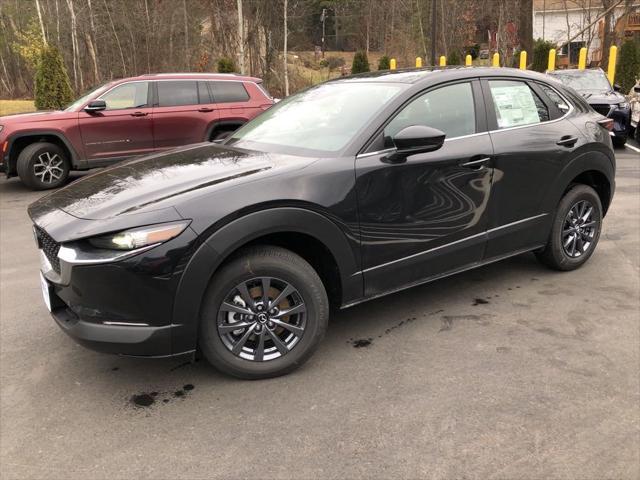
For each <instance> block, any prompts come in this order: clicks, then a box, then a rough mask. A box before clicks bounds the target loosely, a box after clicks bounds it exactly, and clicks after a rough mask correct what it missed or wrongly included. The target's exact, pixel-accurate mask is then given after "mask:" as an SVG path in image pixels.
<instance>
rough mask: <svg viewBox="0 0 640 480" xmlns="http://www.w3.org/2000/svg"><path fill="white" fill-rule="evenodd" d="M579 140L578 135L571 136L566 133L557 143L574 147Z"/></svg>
mask: <svg viewBox="0 0 640 480" xmlns="http://www.w3.org/2000/svg"><path fill="white" fill-rule="evenodd" d="M577 141H578V137H570V136H569V135H565V136H564V137H562V138H561V139H560V140H558V141H557V142H556V145H560V146H562V147H573V146H574V145H575V144H576V142H577Z"/></svg>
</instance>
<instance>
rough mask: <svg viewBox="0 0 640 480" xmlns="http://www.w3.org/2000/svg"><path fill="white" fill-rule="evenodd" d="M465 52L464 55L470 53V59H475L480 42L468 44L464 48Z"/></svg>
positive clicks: (478, 52) (478, 51)
mask: <svg viewBox="0 0 640 480" xmlns="http://www.w3.org/2000/svg"><path fill="white" fill-rule="evenodd" d="M465 52H466V53H465V55H471V60H475V59H477V58H478V55H479V54H480V44H478V43H476V44H474V45H469V46H468V47H467V48H465Z"/></svg>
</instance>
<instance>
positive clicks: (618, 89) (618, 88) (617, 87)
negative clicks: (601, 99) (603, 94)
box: [613, 83, 622, 92]
mask: <svg viewBox="0 0 640 480" xmlns="http://www.w3.org/2000/svg"><path fill="white" fill-rule="evenodd" d="M613 90H614V91H615V92H619V91H620V90H622V87H621V86H620V85H619V84H617V83H614V84H613Z"/></svg>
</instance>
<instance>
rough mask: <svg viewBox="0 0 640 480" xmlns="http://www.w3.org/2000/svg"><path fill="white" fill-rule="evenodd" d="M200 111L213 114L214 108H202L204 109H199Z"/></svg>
mask: <svg viewBox="0 0 640 480" xmlns="http://www.w3.org/2000/svg"><path fill="white" fill-rule="evenodd" d="M198 111H199V112H202V113H207V112H213V108H209V107H202V108H199V109H198Z"/></svg>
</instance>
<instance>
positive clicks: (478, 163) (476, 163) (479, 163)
mask: <svg viewBox="0 0 640 480" xmlns="http://www.w3.org/2000/svg"><path fill="white" fill-rule="evenodd" d="M478 157H479V158H478ZM489 160H491V157H487V156H484V155H479V156H476V157H472V158H471V160H469V161H468V162H464V163H461V164H460V166H461V167H466V168H473V169H475V170H480V169H481V168H482V167H484V164H485V163H487V162H488V161H489Z"/></svg>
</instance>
